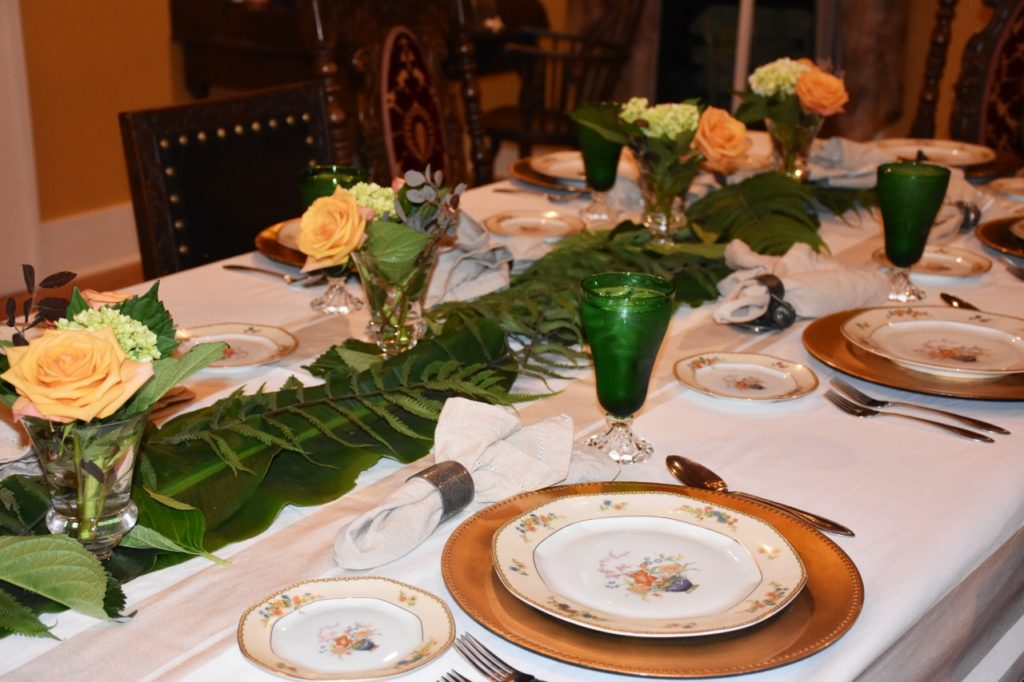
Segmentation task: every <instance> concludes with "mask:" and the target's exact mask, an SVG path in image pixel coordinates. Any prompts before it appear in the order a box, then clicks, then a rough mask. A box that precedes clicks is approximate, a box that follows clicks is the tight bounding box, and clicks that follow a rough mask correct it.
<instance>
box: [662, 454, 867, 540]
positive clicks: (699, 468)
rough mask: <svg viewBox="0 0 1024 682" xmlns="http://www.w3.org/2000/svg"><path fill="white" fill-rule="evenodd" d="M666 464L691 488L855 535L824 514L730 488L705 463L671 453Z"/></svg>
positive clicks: (832, 530)
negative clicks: (716, 493) (754, 503)
mask: <svg viewBox="0 0 1024 682" xmlns="http://www.w3.org/2000/svg"><path fill="white" fill-rule="evenodd" d="M665 466H667V467H668V470H669V472H670V473H671V474H672V475H673V476H675V477H676V478H677V479H679V482H680V483H682V484H683V485H686V486H690V487H691V488H704V489H705V490H714V491H717V492H720V493H729V494H731V495H735V496H736V497H743V498H746V499H748V500H753V501H755V502H760V503H762V504H767V505H768V506H770V507H774V508H775V509H779V510H781V511H784V512H786V513H787V514H790V515H791V516H795V517H797V518H798V519H800V520H801V521H805V522H806V523H809V524H811V525H812V526H814V527H815V528H817V529H818V530H821V531H824V532H826V533H835V534H837V535H848V536H850V537H854V535H853V531H852V530H850V529H849V528H847V527H846V526H844V525H842V524H841V523H836V522H835V521H832V520H831V519H826V518H825V517H824V516H818V515H817V514H812V513H811V512H808V511H804V510H803V509H797V508H796V507H790V506H789V505H788V504H782V503H781V502H775V501H774V500H767V499H765V498H763V497H758V496H757V495H751V494H750V493H741V492H737V491H735V490H729V486H727V485H726V483H725V481H723V480H722V478H721V477H720V476H719V475H718V474H716V473H715V472H713V471H712V470H711V469H708V468H707V467H706V466H704V465H703V464H698V463H697V462H694V461H693V460H692V459H687V458H686V457H680V456H679V455H669V456H668V457H666V458H665Z"/></svg>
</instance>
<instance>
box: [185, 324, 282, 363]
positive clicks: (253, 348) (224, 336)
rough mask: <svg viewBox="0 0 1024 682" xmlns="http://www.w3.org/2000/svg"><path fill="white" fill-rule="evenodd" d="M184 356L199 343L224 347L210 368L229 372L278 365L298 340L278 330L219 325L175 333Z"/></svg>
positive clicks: (261, 325)
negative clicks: (219, 344)
mask: <svg viewBox="0 0 1024 682" xmlns="http://www.w3.org/2000/svg"><path fill="white" fill-rule="evenodd" d="M175 338H177V339H178V341H179V342H180V344H181V345H179V346H178V349H179V351H180V352H182V353H184V352H185V351H187V350H188V349H189V348H191V347H192V346H195V345H196V344H200V343H216V342H220V343H226V344H227V346H228V349H227V351H226V352H225V353H224V357H223V358H221V359H220V360H217V361H216V362H212V363H210V365H209V366H210V367H220V368H232V367H249V366H253V365H266V364H269V363H271V362H277V361H278V360H280V359H281V358H283V357H285V356H286V355H289V354H290V353H292V352H293V351H294V350H295V349H296V348H298V347H299V340H298V339H297V338H295V336H294V335H293V334H292V333H291V332H289V331H287V330H284V329H281V328H280V327H273V326H270V325H267V324H253V323H249V322H219V323H217V324H207V325H201V326H197V327H187V328H182V329H179V330H178V331H177V332H176V333H175Z"/></svg>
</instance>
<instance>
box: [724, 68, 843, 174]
mask: <svg viewBox="0 0 1024 682" xmlns="http://www.w3.org/2000/svg"><path fill="white" fill-rule="evenodd" d="M747 80H748V83H749V84H750V90H749V91H748V92H746V93H744V94H743V102H742V103H741V104H740V107H739V108H738V109H737V110H736V116H737V117H738V118H739V119H740V120H742V121H745V122H747V123H751V122H753V121H760V120H764V123H765V126H766V127H767V129H768V134H769V135H771V138H772V149H773V156H774V159H775V169H776V170H777V171H779V172H780V173H783V174H785V175H787V176H789V177H791V178H793V179H795V180H805V179H806V178H807V155H808V153H809V152H810V149H811V143H812V142H813V141H814V138H815V136H816V135H817V134H818V131H819V130H820V129H821V124H822V122H823V121H824V119H825V117H826V116H832V115H833V114H837V113H839V112H841V111H842V110H843V106H845V105H846V103H847V102H848V101H849V99H850V96H849V95H848V94H847V92H846V85H845V84H844V83H843V79H842V78H840V77H839V76H836V75H833V74H831V73H828V72H827V71H825V70H824V69H822V68H820V67H819V66H818V65H817V64H815V63H814V62H812V61H811V60H809V59H797V60H793V59H789V58H788V57H783V58H782V59H776V60H775V61H773V62H770V63H768V64H764V65H762V66H759V67H757V68H756V69H754V72H753V73H752V74H750V77H749V78H748V79H747Z"/></svg>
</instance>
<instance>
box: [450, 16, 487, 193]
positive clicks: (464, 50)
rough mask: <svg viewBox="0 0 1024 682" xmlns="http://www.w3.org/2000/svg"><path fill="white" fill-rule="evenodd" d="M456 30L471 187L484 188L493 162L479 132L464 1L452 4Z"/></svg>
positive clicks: (472, 51)
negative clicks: (471, 171)
mask: <svg viewBox="0 0 1024 682" xmlns="http://www.w3.org/2000/svg"><path fill="white" fill-rule="evenodd" d="M455 10H456V13H457V16H458V30H457V32H456V35H455V53H456V59H455V60H454V61H455V65H456V68H457V69H458V72H459V79H460V80H461V81H462V104H463V108H464V110H465V114H466V129H467V132H468V133H469V160H470V163H471V164H472V166H473V184H474V185H486V184H487V183H489V182H490V181H491V177H492V175H493V168H492V161H493V159H491V158H490V156H489V155H488V153H487V151H486V147H485V146H484V141H483V134H482V132H481V130H480V88H479V84H478V83H477V79H476V47H475V46H474V45H473V41H472V38H471V36H470V33H469V24H468V22H467V20H466V7H465V0H455Z"/></svg>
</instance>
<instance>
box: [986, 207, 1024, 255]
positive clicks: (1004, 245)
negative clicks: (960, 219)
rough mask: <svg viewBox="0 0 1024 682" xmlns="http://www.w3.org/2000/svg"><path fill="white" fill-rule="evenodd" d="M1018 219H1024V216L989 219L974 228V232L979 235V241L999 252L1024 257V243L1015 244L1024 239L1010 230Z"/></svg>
mask: <svg viewBox="0 0 1024 682" xmlns="http://www.w3.org/2000/svg"><path fill="white" fill-rule="evenodd" d="M1018 220H1024V218H1022V217H1021V216H1014V217H1009V218H999V219H997V220H987V221H985V222H983V223H982V224H981V225H978V226H977V227H976V228H974V234H975V236H977V237H978V241H980V242H981V243H982V244H984V245H985V246H987V247H989V248H991V249H995V250H996V251H998V252H999V253H1005V254H1007V255H1010V256H1016V257H1017V258H1024V243H1022V246H1020V247H1015V246H1013V244H1014V243H1015V242H1018V241H1020V242H1024V240H1020V239H1018V238H1017V237H1016V236H1014V235H1013V233H1011V232H1010V226H1011V225H1013V224H1014V223H1015V222H1017V221H1018Z"/></svg>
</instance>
